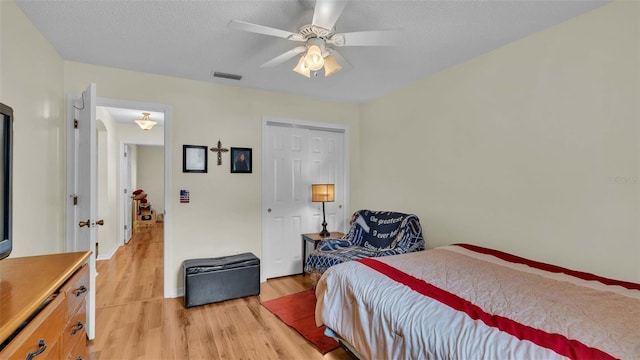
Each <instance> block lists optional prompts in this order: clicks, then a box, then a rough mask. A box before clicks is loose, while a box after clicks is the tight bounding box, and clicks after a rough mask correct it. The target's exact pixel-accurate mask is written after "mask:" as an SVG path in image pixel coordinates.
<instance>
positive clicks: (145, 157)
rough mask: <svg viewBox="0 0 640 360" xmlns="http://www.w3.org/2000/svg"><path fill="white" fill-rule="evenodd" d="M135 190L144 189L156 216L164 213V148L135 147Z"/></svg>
mask: <svg viewBox="0 0 640 360" xmlns="http://www.w3.org/2000/svg"><path fill="white" fill-rule="evenodd" d="M137 148H138V151H137V156H136V159H137V161H136V164H137V168H136V172H137V177H136V178H137V180H136V185H135V188H137V189H144V191H145V192H146V193H147V194H148V196H147V199H148V200H149V202H151V207H152V208H153V211H154V212H155V213H156V214H162V213H164V147H163V146H142V145H139V146H137Z"/></svg>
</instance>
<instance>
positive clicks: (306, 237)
mask: <svg viewBox="0 0 640 360" xmlns="http://www.w3.org/2000/svg"><path fill="white" fill-rule="evenodd" d="M343 236H344V233H341V232H339V231H332V232H331V233H330V234H329V235H328V236H320V234H318V233H310V234H302V273H303V274H304V263H305V262H306V261H307V242H309V243H312V244H313V249H314V250H315V249H316V248H317V247H318V241H320V240H324V239H342V237H343Z"/></svg>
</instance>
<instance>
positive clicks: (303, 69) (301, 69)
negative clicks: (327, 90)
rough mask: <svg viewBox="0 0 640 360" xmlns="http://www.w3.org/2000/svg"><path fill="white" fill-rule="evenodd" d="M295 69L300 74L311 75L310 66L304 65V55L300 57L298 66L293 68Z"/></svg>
mask: <svg viewBox="0 0 640 360" xmlns="http://www.w3.org/2000/svg"><path fill="white" fill-rule="evenodd" d="M293 71H295V72H297V73H298V74H300V75H304V76H306V77H308V78H310V77H311V70H309V68H307V67H306V66H304V55H302V56H301V57H300V60H299V61H298V65H296V67H294V68H293Z"/></svg>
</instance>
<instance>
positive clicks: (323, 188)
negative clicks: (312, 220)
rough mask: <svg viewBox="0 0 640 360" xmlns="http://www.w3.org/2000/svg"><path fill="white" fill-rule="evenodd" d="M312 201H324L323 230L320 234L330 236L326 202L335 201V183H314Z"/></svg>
mask: <svg viewBox="0 0 640 360" xmlns="http://www.w3.org/2000/svg"><path fill="white" fill-rule="evenodd" d="M311 201H312V202H322V231H321V232H320V234H319V235H320V236H329V235H330V233H329V231H327V220H326V218H325V213H324V203H325V202H326V201H328V202H334V201H335V185H334V184H312V185H311Z"/></svg>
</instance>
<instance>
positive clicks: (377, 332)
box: [316, 244, 640, 359]
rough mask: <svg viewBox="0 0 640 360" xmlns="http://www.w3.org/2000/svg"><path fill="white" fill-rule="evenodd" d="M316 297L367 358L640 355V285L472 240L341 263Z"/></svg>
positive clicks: (326, 320) (328, 320)
mask: <svg viewBox="0 0 640 360" xmlns="http://www.w3.org/2000/svg"><path fill="white" fill-rule="evenodd" d="M316 297H317V299H318V301H317V305H316V322H317V323H318V325H321V324H325V325H326V326H327V327H328V328H330V329H332V330H333V331H335V332H336V333H337V334H338V335H339V336H340V337H342V338H343V339H344V340H346V341H347V342H348V343H349V344H351V345H352V346H353V347H354V348H355V349H356V350H357V351H358V352H359V353H360V354H361V355H362V356H363V357H365V358H367V359H562V358H573V359H609V358H621V359H640V284H636V283H629V282H623V281H616V280H611V279H606V278H601V277H598V276H595V275H592V274H588V273H581V272H576V271H571V270H568V269H564V268H560V267H556V266H552V265H548V264H543V263H537V262H533V261H530V260H526V259H523V258H519V257H516V256H513V255H509V254H506V253H502V252H498V251H494V250H490V249H486V248H481V247H477V246H472V245H465V244H459V245H451V246H445V247H440V248H435V249H432V250H427V251H419V252H414V253H409V254H404V255H396V256H386V257H380V258H375V259H373V258H371V259H363V260H359V261H350V262H346V263H342V264H340V265H336V266H333V267H331V268H329V270H327V271H326V272H325V273H324V274H323V276H322V277H321V278H320V280H319V282H318V284H317V287H316Z"/></svg>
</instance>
